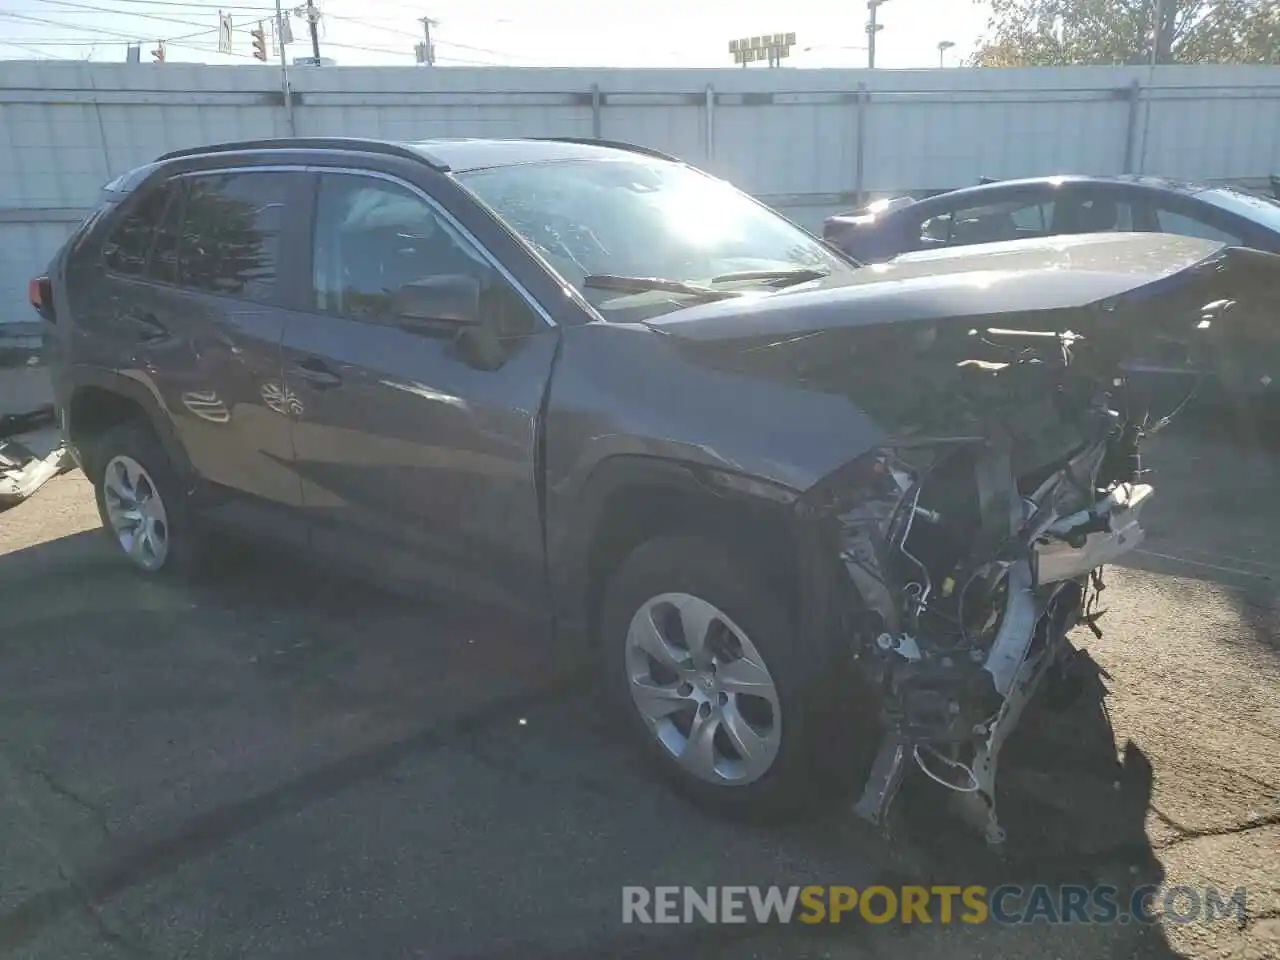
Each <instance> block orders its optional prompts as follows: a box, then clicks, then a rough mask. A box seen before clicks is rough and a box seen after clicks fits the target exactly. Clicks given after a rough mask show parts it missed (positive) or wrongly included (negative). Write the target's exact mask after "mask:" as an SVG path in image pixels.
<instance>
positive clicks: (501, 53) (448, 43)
mask: <svg viewBox="0 0 1280 960" xmlns="http://www.w3.org/2000/svg"><path fill="white" fill-rule="evenodd" d="M325 16H326V17H327V18H328V19H330V20H342V21H345V22H347V23H358V24H360V25H361V26H362V27H365V28H367V29H370V30H381V31H382V32H383V33H389V34H393V35H395V36H397V37H408V38H409V39H411V40H417V39H418V38H419V35H418V34H416V33H410V32H409V31H407V30H397V29H396V28H395V27H384V26H382V25H381V24H376V23H370V22H369V21H367V20H365V19H363V18H361V17H345V16H341V15H340V14H336V13H327V14H325ZM432 43H434V44H435V45H436V46H437V47H452V48H454V49H456V50H470V51H471V52H472V53H488V54H492V55H493V56H495V57H509V58H510V59H512V60H522V59H527V58H524V57H520V56H517V55H516V54H514V53H507V52H506V51H505V50H491V49H489V48H488V47H473V46H471V45H469V44H466V43H455V42H454V41H452V40H434V39H433V40H432ZM443 59H451V58H448V57H446V58H443ZM477 62H478V61H477ZM494 66H497V64H494Z"/></svg>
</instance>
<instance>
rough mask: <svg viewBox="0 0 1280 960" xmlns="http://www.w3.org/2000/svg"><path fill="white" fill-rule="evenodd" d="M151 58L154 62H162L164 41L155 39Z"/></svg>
mask: <svg viewBox="0 0 1280 960" xmlns="http://www.w3.org/2000/svg"><path fill="white" fill-rule="evenodd" d="M151 59H152V60H153V61H155V62H156V63H164V41H163V40H157V41H156V47H155V49H154V50H152V51H151Z"/></svg>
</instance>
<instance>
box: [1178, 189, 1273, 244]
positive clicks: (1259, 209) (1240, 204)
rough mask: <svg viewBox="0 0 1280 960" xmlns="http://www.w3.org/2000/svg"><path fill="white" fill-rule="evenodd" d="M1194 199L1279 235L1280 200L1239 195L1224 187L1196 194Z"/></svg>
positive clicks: (1238, 192)
mask: <svg viewBox="0 0 1280 960" xmlns="http://www.w3.org/2000/svg"><path fill="white" fill-rule="evenodd" d="M1196 199H1198V200H1204V201H1205V202H1206V203H1211V204H1213V205H1214V206H1215V207H1220V208H1221V209H1223V210H1226V211H1227V212H1229V213H1234V214H1236V215H1237V216H1241V217H1244V218H1245V219H1246V220H1252V221H1253V222H1254V223H1256V224H1258V225H1260V226H1263V227H1266V228H1267V229H1268V230H1274V231H1275V232H1276V233H1280V200H1273V199H1272V198H1271V197H1260V196H1254V195H1252V194H1248V193H1241V192H1240V191H1238V190H1228V189H1226V188H1224V187H1218V188H1215V189H1213V190H1205V191H1204V192H1202V193H1197V194H1196Z"/></svg>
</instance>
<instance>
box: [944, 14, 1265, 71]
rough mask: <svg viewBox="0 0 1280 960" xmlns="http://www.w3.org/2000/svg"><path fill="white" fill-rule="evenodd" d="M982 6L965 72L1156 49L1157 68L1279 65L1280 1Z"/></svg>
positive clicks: (1137, 58) (1098, 60) (1108, 59)
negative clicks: (982, 22)
mask: <svg viewBox="0 0 1280 960" xmlns="http://www.w3.org/2000/svg"><path fill="white" fill-rule="evenodd" d="M977 2H983V0H977ZM989 2H990V5H991V20H990V22H989V24H988V34H987V36H986V38H985V40H984V41H983V43H982V45H981V46H980V47H979V48H978V50H977V51H976V52H975V53H974V54H973V56H972V57H971V58H970V61H969V62H970V64H971V65H972V66H978V67H1049V66H1074V65H1084V64H1102V65H1108V64H1138V63H1150V62H1151V60H1152V56H1151V55H1152V49H1153V45H1154V44H1157V43H1158V53H1157V57H1156V62H1158V63H1273V64H1280V0H989ZM1157 9H1159V10H1160V12H1161V18H1160V19H1161V20H1162V21H1163V22H1162V23H1161V24H1160V25H1159V29H1157V25H1156V24H1155V22H1154V21H1155V19H1156V11H1157Z"/></svg>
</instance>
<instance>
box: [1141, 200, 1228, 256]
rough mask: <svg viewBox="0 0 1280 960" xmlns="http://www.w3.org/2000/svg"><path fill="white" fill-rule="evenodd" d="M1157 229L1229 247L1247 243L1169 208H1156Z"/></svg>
mask: <svg viewBox="0 0 1280 960" xmlns="http://www.w3.org/2000/svg"><path fill="white" fill-rule="evenodd" d="M1156 231H1157V232H1158V233H1174V234H1177V235H1179V236H1182V237H1196V238H1198V239H1200V240H1213V241H1215V242H1217V243H1225V244H1226V245H1227V246H1229V247H1242V246H1244V245H1245V243H1244V241H1243V240H1242V239H1241V238H1240V237H1237V236H1235V235H1234V234H1230V233H1227V231H1225V230H1219V229H1218V228H1217V227H1215V226H1212V225H1211V224H1208V223H1205V222H1204V221H1203V220H1199V219H1197V218H1195V217H1191V216H1188V215H1187V214H1185V213H1179V212H1177V211H1175V210H1169V209H1168V208H1160V209H1157V210H1156Z"/></svg>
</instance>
